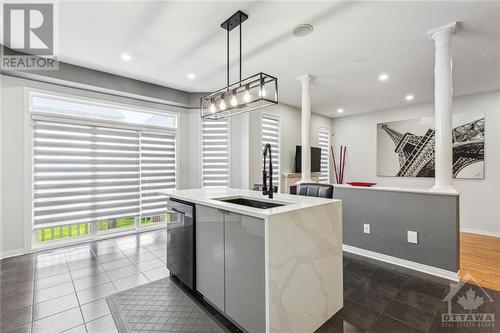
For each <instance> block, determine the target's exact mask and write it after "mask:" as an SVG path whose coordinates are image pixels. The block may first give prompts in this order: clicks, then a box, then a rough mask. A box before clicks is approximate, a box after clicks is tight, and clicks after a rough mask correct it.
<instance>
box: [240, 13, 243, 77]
mask: <svg viewBox="0 0 500 333" xmlns="http://www.w3.org/2000/svg"><path fill="white" fill-rule="evenodd" d="M240 21H241V16H240ZM242 25H243V23H241V22H240V87H241V26H242Z"/></svg>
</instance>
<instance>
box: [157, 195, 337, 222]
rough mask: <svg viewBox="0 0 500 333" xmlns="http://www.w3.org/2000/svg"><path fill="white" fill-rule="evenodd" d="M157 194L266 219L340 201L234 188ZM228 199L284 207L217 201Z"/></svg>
mask: <svg viewBox="0 0 500 333" xmlns="http://www.w3.org/2000/svg"><path fill="white" fill-rule="evenodd" d="M159 192H160V193H162V194H165V195H166V196H167V197H172V198H177V199H181V200H185V201H188V202H192V203H195V204H200V205H205V206H209V207H214V208H219V209H223V210H227V211H231V212H235V213H239V214H244V215H250V216H254V217H258V218H266V217H268V216H271V215H275V214H281V213H286V212H290V211H293V210H298V209H303V208H309V207H314V206H320V205H324V204H328V203H332V202H336V201H340V200H335V199H324V198H315V197H305V196H299V195H290V194H281V193H274V199H269V198H268V197H267V196H264V195H262V192H259V191H250V190H242V189H234V188H197V189H187V190H166V191H159ZM230 197H234V198H238V197H244V198H250V199H258V200H261V201H269V202H276V203H283V204H285V205H284V206H280V207H274V208H269V209H260V208H253V207H247V206H243V205H237V204H233V203H229V202H223V201H220V200H217V199H220V198H230Z"/></svg>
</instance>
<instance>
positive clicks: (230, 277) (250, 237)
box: [224, 212, 266, 333]
mask: <svg viewBox="0 0 500 333" xmlns="http://www.w3.org/2000/svg"><path fill="white" fill-rule="evenodd" d="M224 221H225V247H226V280H225V286H226V297H225V300H226V314H227V315H228V316H229V317H230V318H231V319H233V320H234V321H235V322H237V323H238V324H239V325H241V326H242V327H243V328H244V329H245V330H247V331H248V332H250V333H262V332H265V322H266V308H265V271H264V269H265V262H264V259H265V258H264V256H265V240H264V231H265V229H264V220H261V219H258V218H254V217H250V216H245V215H239V214H235V213H228V212H225V215H224Z"/></svg>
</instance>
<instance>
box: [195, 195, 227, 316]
mask: <svg viewBox="0 0 500 333" xmlns="http://www.w3.org/2000/svg"><path fill="white" fill-rule="evenodd" d="M196 290H197V291H198V292H200V293H201V294H202V295H203V296H204V297H205V298H206V299H207V300H208V301H210V302H211V303H212V304H213V305H214V306H216V307H217V308H219V310H221V311H224V213H223V212H222V211H221V210H219V209H215V208H210V207H206V206H200V205H196Z"/></svg>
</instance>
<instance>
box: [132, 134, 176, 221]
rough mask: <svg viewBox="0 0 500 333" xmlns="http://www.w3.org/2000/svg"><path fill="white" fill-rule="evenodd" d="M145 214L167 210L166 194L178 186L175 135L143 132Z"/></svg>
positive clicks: (142, 209) (142, 167) (142, 213)
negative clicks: (162, 191) (176, 181)
mask: <svg viewBox="0 0 500 333" xmlns="http://www.w3.org/2000/svg"><path fill="white" fill-rule="evenodd" d="M140 149H141V163H140V164H141V216H142V217H151V216H155V215H160V214H165V213H166V205H165V196H164V195H161V194H158V190H166V189H174V188H175V135H174V134H170V133H169V134H158V133H148V132H144V131H143V132H141V146H140Z"/></svg>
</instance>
